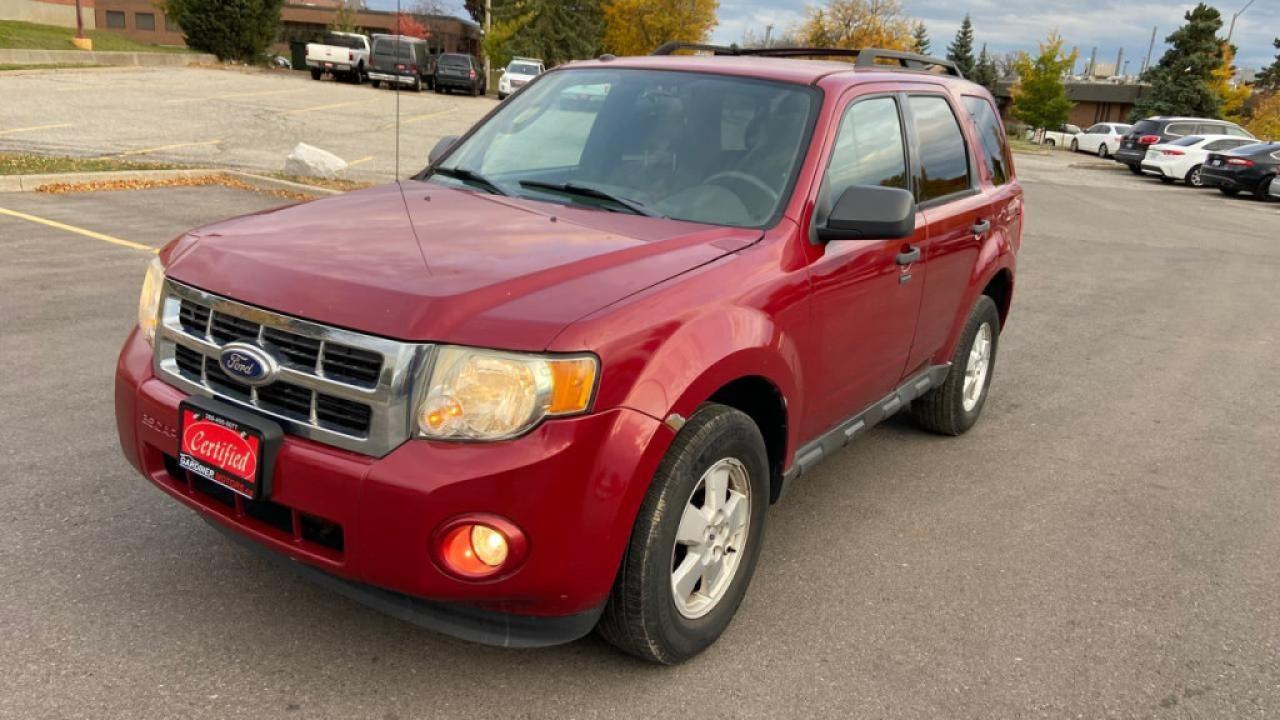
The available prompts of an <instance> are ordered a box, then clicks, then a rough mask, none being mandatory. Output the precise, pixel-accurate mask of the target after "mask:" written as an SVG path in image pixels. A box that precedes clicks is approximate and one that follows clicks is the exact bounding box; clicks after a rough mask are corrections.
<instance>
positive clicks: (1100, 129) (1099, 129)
mask: <svg viewBox="0 0 1280 720" xmlns="http://www.w3.org/2000/svg"><path fill="white" fill-rule="evenodd" d="M964 104H965V105H968V104H969V96H968V95H966V96H965V100H964ZM969 112H973V109H972V108H970V110H969ZM1106 131H1107V126H1106V125H1094V126H1093V127H1091V128H1089V129H1088V130H1085V132H1086V133H1088V134H1090V135H1100V134H1102V133H1105V132H1106Z"/></svg>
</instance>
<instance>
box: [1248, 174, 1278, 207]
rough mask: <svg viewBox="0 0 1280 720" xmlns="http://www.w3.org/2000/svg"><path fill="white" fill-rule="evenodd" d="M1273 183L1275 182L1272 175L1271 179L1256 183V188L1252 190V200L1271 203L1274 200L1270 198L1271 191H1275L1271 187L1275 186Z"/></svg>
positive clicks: (1263, 179) (1265, 178)
mask: <svg viewBox="0 0 1280 720" xmlns="http://www.w3.org/2000/svg"><path fill="white" fill-rule="evenodd" d="M1275 182H1276V176H1275V175H1272V176H1271V177H1264V178H1262V180H1261V181H1260V182H1259V183H1258V187H1256V188H1254V189H1253V197H1254V199H1256V200H1261V201H1262V202H1271V201H1273V200H1275V199H1276V198H1274V197H1272V196H1271V191H1272V190H1274V189H1275V188H1274V187H1273V186H1274V185H1275Z"/></svg>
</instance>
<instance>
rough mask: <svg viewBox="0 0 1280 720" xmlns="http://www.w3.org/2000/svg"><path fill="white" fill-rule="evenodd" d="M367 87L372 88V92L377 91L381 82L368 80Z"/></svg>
mask: <svg viewBox="0 0 1280 720" xmlns="http://www.w3.org/2000/svg"><path fill="white" fill-rule="evenodd" d="M369 87H371V88H373V89H374V90H377V89H378V88H380V87H382V81H381V80H370V81H369Z"/></svg>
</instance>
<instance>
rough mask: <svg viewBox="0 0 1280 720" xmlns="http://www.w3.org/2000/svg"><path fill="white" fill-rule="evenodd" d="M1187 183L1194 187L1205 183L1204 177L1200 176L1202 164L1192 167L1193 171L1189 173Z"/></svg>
mask: <svg viewBox="0 0 1280 720" xmlns="http://www.w3.org/2000/svg"><path fill="white" fill-rule="evenodd" d="M1187 184H1188V185H1191V186H1193V187H1201V186H1202V185H1204V178H1202V177H1200V166H1199V165H1197V166H1195V167H1193V168H1191V173H1190V174H1189V175H1187Z"/></svg>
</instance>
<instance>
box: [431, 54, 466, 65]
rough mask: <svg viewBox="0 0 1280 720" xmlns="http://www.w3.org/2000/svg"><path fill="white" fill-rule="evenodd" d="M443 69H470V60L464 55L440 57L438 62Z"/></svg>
mask: <svg viewBox="0 0 1280 720" xmlns="http://www.w3.org/2000/svg"><path fill="white" fill-rule="evenodd" d="M438 62H439V64H440V65H443V66H444V67H470V66H471V58H469V57H467V56H466V55H441V56H440V60H439V61H438Z"/></svg>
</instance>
